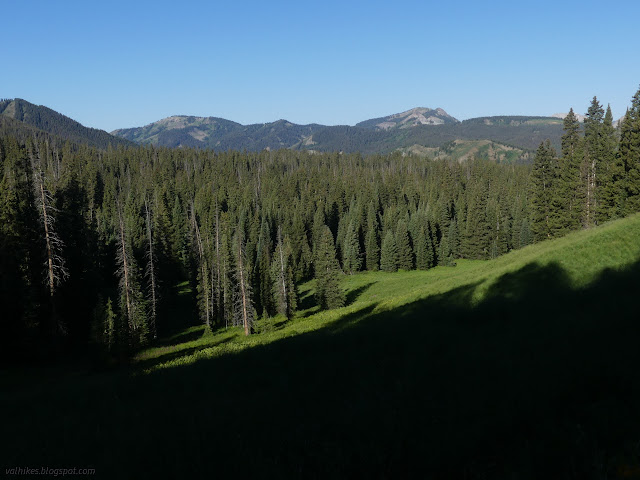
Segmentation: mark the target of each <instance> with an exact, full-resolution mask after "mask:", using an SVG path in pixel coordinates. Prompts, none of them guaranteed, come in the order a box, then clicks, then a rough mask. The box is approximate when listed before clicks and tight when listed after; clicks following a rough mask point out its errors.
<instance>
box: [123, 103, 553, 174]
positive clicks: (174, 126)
mask: <svg viewBox="0 0 640 480" xmlns="http://www.w3.org/2000/svg"><path fill="white" fill-rule="evenodd" d="M112 134H113V135H117V136H120V137H122V138H125V139H127V140H130V141H133V142H136V143H139V144H153V145H158V146H166V147H197V148H212V149H215V150H228V149H233V150H249V151H258V150H264V149H272V150H273V149H279V148H288V149H295V150H312V151H323V152H326V151H343V152H356V151H358V152H361V153H363V154H374V153H381V154H384V153H390V152H392V151H396V150H400V151H403V152H412V153H421V154H429V155H436V156H439V155H441V154H443V152H445V151H451V146H450V145H451V142H458V143H456V148H455V149H453V151H457V152H463V151H465V150H466V148H463V145H462V144H461V143H460V142H476V143H475V144H474V146H473V147H472V146H471V145H470V146H469V149H470V150H474V149H476V147H478V145H479V144H477V142H478V141H488V142H489V143H490V144H492V146H491V147H487V144H486V143H485V144H483V145H484V146H485V147H486V148H484V149H480V150H479V152H480V153H479V154H482V152H485V151H486V152H488V151H492V152H496V151H497V150H499V151H501V152H503V153H505V152H508V155H502V157H504V158H509V159H511V160H513V159H514V158H520V159H521V160H523V161H528V159H529V157H530V156H529V154H528V153H527V152H529V151H532V150H535V149H536V148H537V146H538V145H539V144H540V142H542V141H544V140H546V139H550V140H551V142H552V144H553V145H554V146H556V147H557V148H559V146H560V137H561V135H562V120H560V119H558V118H552V117H532V116H530V117H527V116H499V117H480V118H474V119H469V120H464V121H462V122H460V121H459V120H457V119H456V118H454V117H453V116H451V115H449V114H448V113H447V112H446V111H445V110H443V109H442V108H435V109H431V108H425V107H417V108H413V109H410V110H407V111H405V112H402V113H396V114H392V115H388V116H385V117H378V118H373V119H369V120H365V121H362V122H359V123H357V124H356V125H355V126H348V125H336V126H327V125H320V124H316V123H314V124H308V125H297V124H295V123H291V122H289V121H287V120H278V121H276V122H271V123H261V124H252V125H241V124H239V123H237V122H233V121H230V120H225V119H222V118H218V117H193V116H173V117H168V118H165V119H162V120H159V121H157V122H153V123H151V124H149V125H146V126H144V127H137V128H127V129H119V130H114V131H113V132H112ZM500 145H502V146H500ZM434 149H435V150H434ZM438 149H440V150H439V151H437V152H436V150H438ZM474 151H475V150H474ZM487 155H489V154H487ZM466 156H467V153H460V158H465V157H466ZM494 156H495V155H494ZM489 157H491V155H489ZM502 157H501V158H502Z"/></svg>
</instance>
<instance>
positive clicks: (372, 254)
mask: <svg viewBox="0 0 640 480" xmlns="http://www.w3.org/2000/svg"><path fill="white" fill-rule="evenodd" d="M379 230H380V227H379V225H378V215H377V214H376V211H375V208H374V206H373V202H371V203H369V207H368V209H367V234H366V239H365V259H366V264H367V265H366V266H367V270H369V271H372V272H377V271H378V269H379V268H380V232H379Z"/></svg>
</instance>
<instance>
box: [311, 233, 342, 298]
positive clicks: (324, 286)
mask: <svg viewBox="0 0 640 480" xmlns="http://www.w3.org/2000/svg"><path fill="white" fill-rule="evenodd" d="M314 270H315V273H316V299H317V301H318V304H319V305H320V308H321V309H323V310H325V309H331V308H340V307H342V306H344V304H345V301H346V298H345V294H344V291H343V290H342V287H341V286H340V275H341V272H340V265H339V264H338V260H337V259H336V248H335V244H334V242H333V234H332V233H331V230H329V227H327V226H326V225H325V226H324V228H323V229H322V232H321V234H320V238H319V240H318V245H317V248H316V252H315V268H314Z"/></svg>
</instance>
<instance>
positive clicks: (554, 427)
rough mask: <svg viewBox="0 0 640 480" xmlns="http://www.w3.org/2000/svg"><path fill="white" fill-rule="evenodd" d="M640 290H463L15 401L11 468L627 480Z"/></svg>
mask: <svg viewBox="0 0 640 480" xmlns="http://www.w3.org/2000/svg"><path fill="white" fill-rule="evenodd" d="M638 285H640V262H639V263H636V264H634V265H633V266H631V267H630V268H628V269H625V270H621V271H606V272H604V273H603V274H602V275H601V276H600V277H599V278H598V279H597V280H596V281H595V282H593V283H592V284H591V285H590V286H588V287H586V288H583V289H580V290H574V289H572V288H571V286H570V282H569V278H568V276H567V275H566V274H565V272H564V271H563V270H562V269H561V268H560V267H559V266H558V265H554V264H552V265H545V266H540V265H536V264H533V265H528V266H526V267H525V268H523V269H522V270H520V271H518V272H514V273H510V274H507V275H504V276H503V277H501V278H500V279H498V281H497V282H496V283H495V284H494V285H493V286H491V287H490V288H489V291H488V292H487V295H486V298H485V300H483V301H481V302H480V303H479V304H477V305H474V304H473V302H472V299H473V293H474V291H475V288H476V285H468V286H464V287H460V288H458V289H456V290H454V291H451V292H447V293H444V294H442V295H438V296H434V297H430V298H427V299H425V300H421V301H418V302H414V303H411V304H409V305H404V306H400V307H398V308H395V309H392V310H389V311H383V312H377V311H374V310H375V305H370V306H368V307H365V308H363V309H361V310H359V311H357V312H354V313H352V314H350V315H348V316H345V317H344V318H342V319H340V320H338V321H337V322H335V323H333V324H331V325H329V326H327V328H325V329H322V330H320V331H315V332H311V333H307V334H304V335H299V336H296V337H289V338H285V339H282V340H280V341H277V342H274V343H271V344H268V345H264V346H260V347H255V348H249V349H246V350H244V351H242V352H239V353H238V354H235V355H226V356H223V357H219V358H214V359H208V360H202V361H199V362H196V363H195V364H191V365H188V366H184V367H177V368H172V369H166V370H162V371H158V372H154V373H152V374H150V375H143V376H139V377H136V378H129V377H126V376H114V377H109V378H107V379H102V380H101V381H100V382H98V381H96V382H95V383H91V384H87V385H84V384H83V385H78V386H76V387H75V388H72V389H70V390H65V391H56V392H55V394H51V392H50V394H49V395H48V397H47V398H46V400H45V399H43V398H26V399H25V398H22V399H15V400H13V401H11V402H9V403H8V404H6V402H5V403H3V405H2V409H3V411H5V412H8V411H10V412H13V414H12V415H11V418H9V420H8V422H5V425H3V428H4V432H5V437H6V438H7V439H10V440H11V442H9V443H10V445H9V447H8V448H7V449H6V450H5V451H4V452H3V454H4V457H5V458H7V459H8V460H9V461H12V462H13V463H12V465H13V464H28V461H31V463H34V462H35V461H36V460H37V462H36V463H39V464H43V465H46V464H50V463H52V462H54V460H55V461H56V462H57V463H58V464H65V463H69V462H72V461H73V462H75V463H76V464H79V463H81V464H84V465H92V466H95V468H96V469H97V470H99V471H100V472H101V474H103V475H104V476H107V477H113V476H117V474H118V473H122V472H127V475H129V476H144V477H153V476H156V477H161V476H174V477H188V478H211V476H218V477H232V476H240V477H243V478H244V477H248V476H259V477H260V478H265V477H278V478H283V477H284V478H289V477H296V478H364V477H367V478H369V477H371V478H407V477H418V478H446V479H449V478H452V479H456V478H460V479H463V478H464V479H467V478H478V479H480V478H505V479H507V478H519V479H520V478H524V479H529V478H531V479H535V478H575V479H590V478H593V479H601V478H633V477H629V476H626V477H625V476H624V475H625V473H624V472H636V471H637V472H640V433H639V432H640V409H638V405H640V368H638V366H639V365H640V349H639V348H638V339H639V338H640V321H639V320H638ZM363 319H365V320H363ZM40 431H41V432H43V434H41V435H38V434H36V433H37V432H40ZM27 446H28V448H27ZM33 452H46V453H41V454H38V455H37V456H35V457H34V455H36V454H34V453H33ZM113 459H118V460H117V462H114V461H113Z"/></svg>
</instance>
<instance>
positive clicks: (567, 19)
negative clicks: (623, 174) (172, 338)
mask: <svg viewBox="0 0 640 480" xmlns="http://www.w3.org/2000/svg"><path fill="white" fill-rule="evenodd" d="M605 3H607V4H606V5H605ZM638 18H640V2H638V1H636V0H630V1H627V0H622V1H620V0H618V1H615V2H611V3H608V2H602V1H579V2H577V1H566V2H562V1H554V2H550V1H535V2H520V1H494V2H492V1H489V0H485V1H455V0H449V1H446V2H445V1H420V2H407V1H395V2H390V1H388V0H387V1H384V2H377V1H367V2H361V1H354V2H349V1H347V0H343V1H333V0H325V1H322V2H300V1H290V2H289V1H265V0H262V1H244V2H239V1H235V2H232V1H229V2H195V1H188V0H182V1H180V2H162V1H154V2H136V1H135V0H129V1H127V2H120V1H109V2H97V1H96V2H91V1H86V0H85V1H82V2H76V1H64V0H61V1H59V2H52V1H30V0H20V1H8V0H6V1H4V2H3V5H2V30H1V33H2V40H1V41H0V55H1V58H2V65H3V68H2V70H0V97H2V98H14V97H19V98H24V99H26V100H28V101H30V102H33V103H37V104H42V105H46V106H48V107H50V108H53V109H54V110H57V111H59V112H61V113H64V114H65V115H68V116H70V117H72V118H74V119H76V120H78V121H80V122H81V123H83V124H84V125H87V126H91V127H96V128H102V129H105V130H108V131H111V130H113V129H115V128H122V127H133V126H141V125H146V124H148V123H151V122H153V121H155V120H159V119H160V118H164V117H167V116H170V115H178V114H185V115H200V116H217V117H223V118H227V119H230V120H234V121H237V122H240V123H245V124H246V123H260V122H268V121H273V120H277V119H280V118H285V119H287V120H290V121H292V122H295V123H310V122H317V123H322V124H328V125H336V124H349V125H353V124H355V123H357V122H359V121H362V120H365V119H368V118H373V117H379V116H384V115H388V114H391V113H396V112H401V111H403V110H407V109H409V108H412V107H416V106H424V107H431V108H436V107H441V108H443V109H445V110H446V111H447V112H448V113H450V114H451V115H453V116H455V117H456V118H459V119H465V118H472V117H477V116H483V115H505V114H510V115H525V114H526V115H549V114H553V113H556V112H564V111H568V109H569V107H573V108H574V110H575V111H576V112H580V113H583V112H585V111H586V109H587V107H588V105H589V102H590V100H591V98H592V97H593V96H594V95H597V96H598V99H599V100H600V101H601V102H602V103H604V104H605V105H606V104H607V103H610V104H611V107H612V109H613V113H614V116H615V117H616V118H618V117H620V116H622V115H623V114H624V111H625V109H626V107H627V106H628V104H629V101H630V98H631V96H632V95H633V94H634V93H635V92H636V91H637V90H638V87H639V85H640V37H638V33H637V31H638V27H637V23H638Z"/></svg>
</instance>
